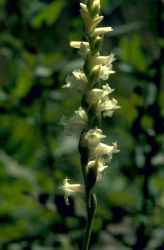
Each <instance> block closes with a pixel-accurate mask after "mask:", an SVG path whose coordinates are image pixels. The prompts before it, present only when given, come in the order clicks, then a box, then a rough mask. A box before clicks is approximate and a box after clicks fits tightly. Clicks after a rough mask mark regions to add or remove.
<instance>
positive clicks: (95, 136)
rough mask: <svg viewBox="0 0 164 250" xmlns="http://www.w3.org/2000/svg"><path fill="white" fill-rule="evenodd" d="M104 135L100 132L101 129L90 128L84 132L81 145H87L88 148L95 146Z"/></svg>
mask: <svg viewBox="0 0 164 250" xmlns="http://www.w3.org/2000/svg"><path fill="white" fill-rule="evenodd" d="M105 137H106V136H105V135H103V134H102V130H101V129H98V128H96V129H90V130H89V131H88V132H87V133H85V134H84V136H83V139H82V142H81V143H82V144H83V146H87V147H88V148H89V149H90V148H92V147H95V146H96V145H98V144H99V143H100V141H101V140H102V139H104V138H105Z"/></svg>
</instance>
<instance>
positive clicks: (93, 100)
mask: <svg viewBox="0 0 164 250" xmlns="http://www.w3.org/2000/svg"><path fill="white" fill-rule="evenodd" d="M113 91H114V89H111V88H110V87H109V85H108V84H106V85H103V86H102V89H96V88H95V89H91V90H89V91H88V93H87V97H86V101H87V102H88V103H89V104H90V105H93V104H97V105H98V103H99V102H100V101H101V100H102V99H103V98H105V97H106V96H108V95H109V94H111V93H112V92H113Z"/></svg>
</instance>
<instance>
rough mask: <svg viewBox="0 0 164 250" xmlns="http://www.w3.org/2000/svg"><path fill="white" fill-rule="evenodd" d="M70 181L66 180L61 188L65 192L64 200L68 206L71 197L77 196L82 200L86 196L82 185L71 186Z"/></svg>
mask: <svg viewBox="0 0 164 250" xmlns="http://www.w3.org/2000/svg"><path fill="white" fill-rule="evenodd" d="M68 181H69V179H68V178H65V179H64V181H63V186H61V187H60V188H61V189H62V190H63V191H64V200H65V203H66V204H67V205H69V201H68V197H69V196H71V195H76V196H79V197H81V198H82V197H83V195H84V187H83V186H82V185H81V184H69V183H68Z"/></svg>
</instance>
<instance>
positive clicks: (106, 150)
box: [90, 142, 119, 161]
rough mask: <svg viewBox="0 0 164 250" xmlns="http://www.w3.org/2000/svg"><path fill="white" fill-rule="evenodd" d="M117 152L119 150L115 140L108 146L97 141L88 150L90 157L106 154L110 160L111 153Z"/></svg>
mask: <svg viewBox="0 0 164 250" xmlns="http://www.w3.org/2000/svg"><path fill="white" fill-rule="evenodd" d="M118 152H119V150H118V149H117V142H115V143H113V146H109V145H107V144H104V143H99V144H98V145H97V146H96V147H94V148H93V149H92V150H91V151H90V157H91V158H92V157H99V156H102V155H106V156H107V157H108V160H109V161H111V159H112V155H113V154H114V153H118Z"/></svg>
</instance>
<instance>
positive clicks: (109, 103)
mask: <svg viewBox="0 0 164 250" xmlns="http://www.w3.org/2000/svg"><path fill="white" fill-rule="evenodd" d="M117 104H118V102H117V100H116V99H114V98H113V99H112V100H110V99H109V98H108V97H107V98H104V100H102V101H101V102H100V103H99V104H98V107H97V111H98V112H103V116H104V117H105V116H107V117H112V115H113V112H114V111H115V110H116V109H119V108H120V106H118V105H117Z"/></svg>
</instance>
